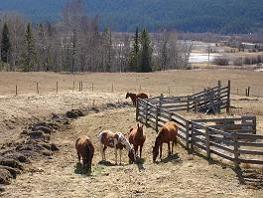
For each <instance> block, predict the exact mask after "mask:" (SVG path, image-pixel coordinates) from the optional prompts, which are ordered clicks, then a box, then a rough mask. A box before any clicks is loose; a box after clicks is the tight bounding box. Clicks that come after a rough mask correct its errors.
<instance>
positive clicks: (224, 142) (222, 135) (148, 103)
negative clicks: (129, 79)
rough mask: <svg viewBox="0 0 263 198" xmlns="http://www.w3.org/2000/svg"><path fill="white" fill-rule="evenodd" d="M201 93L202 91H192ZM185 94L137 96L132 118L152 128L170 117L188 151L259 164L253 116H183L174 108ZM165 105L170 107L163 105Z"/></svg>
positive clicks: (261, 138)
mask: <svg viewBox="0 0 263 198" xmlns="http://www.w3.org/2000/svg"><path fill="white" fill-rule="evenodd" d="M219 85H220V84H219ZM219 87H220V86H219ZM229 88H230V83H228V87H227V88H220V93H221V91H222V90H228V91H230V90H229ZM213 89H215V90H216V88H213ZM203 93H204V92H203ZM201 94H202V92H200V93H198V94H194V95H200V96H201ZM189 97H191V96H184V97H175V98H172V97H169V98H162V97H159V98H154V99H151V98H150V99H148V100H144V99H138V100H137V107H136V120H137V121H140V122H142V123H144V124H146V125H147V126H149V127H151V128H153V129H154V130H156V132H157V131H159V127H162V126H163V125H164V124H165V123H166V122H167V121H174V122H175V123H176V124H177V125H178V129H179V130H178V138H179V143H180V144H181V145H182V146H184V147H185V148H186V149H187V150H189V151H195V152H199V153H202V154H206V156H207V158H208V159H210V158H211V155H216V156H219V157H222V158H224V159H227V160H230V161H232V162H233V163H234V164H235V166H239V165H240V164H241V163H248V164H261V165H263V135H258V134H256V117H255V116H242V117H235V118H232V117H231V118H214V119H197V120H187V119H185V118H184V117H183V116H181V115H179V114H178V113H177V110H178V109H179V107H180V105H178V104H179V103H180V102H185V101H186V103H187V101H189V100H188V99H189ZM227 97H228V98H229V95H228V96H227ZM186 99H187V100H186ZM171 101H172V102H173V103H171ZM175 101H176V102H175ZM152 102H153V103H152ZM174 102H175V103H176V105H174ZM228 103H229V102H228ZM171 104H173V105H171ZM169 105H170V106H173V107H174V108H167V106H168V107H170V106H169ZM175 106H176V107H178V108H177V109H176V108H175ZM184 109H185V110H186V111H187V110H188V108H184Z"/></svg>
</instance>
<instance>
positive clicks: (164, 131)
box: [158, 122, 178, 142]
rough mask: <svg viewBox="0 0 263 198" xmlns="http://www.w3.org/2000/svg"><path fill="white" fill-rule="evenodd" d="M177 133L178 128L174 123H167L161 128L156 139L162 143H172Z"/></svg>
mask: <svg viewBox="0 0 263 198" xmlns="http://www.w3.org/2000/svg"><path fill="white" fill-rule="evenodd" d="M177 132H178V127H177V125H176V124H175V123H174V122H167V123H165V125H164V126H163V127H162V128H161V130H160V132H159V134H158V137H159V138H160V139H162V140H163V142H169V141H174V140H175V139H176V136H177Z"/></svg>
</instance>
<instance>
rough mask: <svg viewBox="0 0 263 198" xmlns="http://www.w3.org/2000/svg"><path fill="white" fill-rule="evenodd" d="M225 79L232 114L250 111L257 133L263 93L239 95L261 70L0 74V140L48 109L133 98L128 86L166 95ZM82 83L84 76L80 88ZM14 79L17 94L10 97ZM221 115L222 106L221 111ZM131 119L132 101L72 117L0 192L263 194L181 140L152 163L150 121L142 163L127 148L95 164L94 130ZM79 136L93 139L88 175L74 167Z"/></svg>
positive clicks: (256, 84) (14, 137) (117, 127)
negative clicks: (117, 159) (48, 150)
mask: <svg viewBox="0 0 263 198" xmlns="http://www.w3.org/2000/svg"><path fill="white" fill-rule="evenodd" d="M229 79H230V80H231V94H232V95H231V106H232V108H231V109H230V114H231V115H239V116H241V115H247V114H255V115H256V116H257V130H258V132H259V133H260V132H261V133H262V132H263V129H262V124H263V121H262V118H263V110H262V108H263V99H262V98H260V97H244V96H243V95H244V94H245V88H246V87H248V86H250V87H251V95H258V96H263V90H262V87H261V85H262V83H263V80H262V74H261V73H256V72H248V71H240V70H239V71H238V70H192V71H190V70H189V71H169V72H156V73H149V74H135V73H126V74H118V73H113V74H110V73H105V74H101V73H84V74H75V75H69V74H54V73H0V95H1V97H0V104H1V105H0V112H1V116H0V123H1V124H0V127H1V128H0V130H1V133H0V137H1V138H0V144H3V145H5V144H6V142H9V143H12V142H16V141H19V139H20V133H21V131H22V129H23V128H24V127H25V126H27V125H28V124H30V123H32V122H34V121H39V120H41V119H44V118H45V117H49V116H50V115H51V113H65V112H66V111H68V110H70V109H72V108H84V107H88V106H89V107H90V106H95V107H99V106H101V105H103V104H106V103H112V104H115V103H121V102H129V103H130V104H131V101H130V99H129V100H128V99H127V100H126V99H125V94H126V92H127V91H131V92H139V91H140V90H141V91H144V92H146V93H149V94H150V95H151V96H158V95H160V94H161V93H163V94H164V95H166V96H167V95H176V96H180V95H186V94H191V93H195V92H197V91H199V90H203V88H205V87H208V86H210V87H212V86H213V85H215V84H216V83H217V80H221V81H222V82H223V83H226V82H227V80H229ZM57 82H58V91H56V85H57ZM74 82H75V83H74ZM79 82H82V87H83V88H82V89H81V90H79ZM36 83H38V90H39V92H38V91H37V88H36ZM16 85H17V87H18V95H17V96H14V95H15V87H16ZM74 85H75V86H74ZM73 88H74V89H73ZM261 90H262V91H261ZM241 91H242V92H241ZM243 93H244V94H243ZM237 94H238V95H237ZM240 94H242V95H240ZM182 114H183V115H184V116H188V117H191V118H206V117H213V116H208V115H204V114H201V113H198V114H194V113H185V112H184V113H182ZM224 116H226V114H224V113H222V114H220V115H219V117H224ZM135 126H136V122H135V108H133V107H128V108H127V107H126V108H123V109H111V110H105V111H100V112H99V113H96V114H95V113H93V114H88V115H87V116H85V117H81V118H79V119H76V120H74V121H73V122H72V123H71V124H70V126H69V128H68V129H66V130H62V131H58V132H56V133H54V134H53V135H52V139H51V141H52V142H54V143H56V144H57V145H58V146H59V148H60V151H59V152H57V153H55V154H54V155H53V156H50V157H44V158H43V159H38V160H36V161H33V162H32V163H31V164H28V165H27V168H26V171H25V173H23V174H21V175H19V176H18V178H17V179H16V180H13V181H12V184H11V185H9V186H7V187H6V192H4V193H3V197H70V196H72V197H174V196H178V197H207V196H208V195H209V196H212V197H226V196H227V197H251V196H253V197H261V196H263V192H262V190H260V189H255V187H254V186H245V185H241V184H240V183H239V179H238V177H237V175H236V173H235V172H234V171H233V170H232V169H231V168H230V167H228V166H227V165H221V164H216V163H209V162H208V161H206V160H205V159H203V158H201V157H199V156H196V155H189V154H188V153H187V151H186V150H185V149H184V148H182V147H181V146H179V145H177V146H176V147H175V152H176V155H174V156H173V157H172V158H166V159H164V160H163V162H160V163H158V164H154V163H153V162H152V146H153V144H154V143H153V142H154V140H155V137H156V132H155V131H154V130H152V129H150V128H146V129H144V130H145V134H146V136H147V139H146V142H145V145H144V149H143V153H142V157H143V160H142V162H144V163H142V164H139V165H135V164H131V165H129V164H128V157H127V154H126V152H123V160H124V164H123V165H121V166H113V164H111V163H108V164H106V165H103V164H100V163H99V162H100V161H101V155H100V152H99V144H98V137H97V136H98V133H99V132H100V131H101V130H104V129H110V130H113V131H121V132H123V133H127V132H128V131H129V129H130V127H135ZM79 135H88V136H90V137H91V140H92V141H93V143H94V146H95V154H94V158H93V166H92V170H93V171H92V173H91V175H90V176H88V175H83V174H79V173H80V170H79V167H78V165H77V162H78V159H77V154H76V151H75V148H74V144H75V140H76V139H77V138H78V136H79ZM2 147H5V146H2ZM106 152H107V154H106V157H107V160H109V161H110V162H112V163H114V150H113V149H107V151H106ZM163 155H164V157H166V155H167V145H164V151H163ZM219 184H220V185H219Z"/></svg>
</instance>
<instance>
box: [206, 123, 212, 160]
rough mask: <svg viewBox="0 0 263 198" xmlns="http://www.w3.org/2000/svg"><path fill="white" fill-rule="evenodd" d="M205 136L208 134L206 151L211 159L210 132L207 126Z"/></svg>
mask: <svg viewBox="0 0 263 198" xmlns="http://www.w3.org/2000/svg"><path fill="white" fill-rule="evenodd" d="M205 136H206V153H207V159H208V160H210V159H211V151H210V134H209V128H208V127H206V128H205Z"/></svg>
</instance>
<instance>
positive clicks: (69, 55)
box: [0, 0, 191, 73]
mask: <svg viewBox="0 0 263 198" xmlns="http://www.w3.org/2000/svg"><path fill="white" fill-rule="evenodd" d="M61 15H62V17H61V19H60V20H57V21H55V22H44V23H32V22H31V21H29V20H27V19H25V18H23V17H22V16H21V15H20V14H16V13H14V12H12V13H5V14H2V15H1V16H0V17H1V21H0V32H1V35H0V40H1V64H0V69H1V70H5V71H24V72H29V71H55V72H60V71H67V72H71V73H73V72H85V71H92V72H127V71H133V72H151V71H156V70H166V69H177V68H183V69H187V68H189V65H188V60H189V56H190V51H191V44H187V43H184V42H177V34H176V33H175V32H168V31H165V30H164V31H162V32H159V33H149V32H148V30H147V28H145V27H138V28H135V29H134V32H135V33H118V32H113V31H112V30H111V28H109V27H107V28H104V29H103V30H102V31H101V30H100V28H99V26H100V21H99V17H98V16H89V15H87V12H86V9H85V2H84V1H82V0H71V1H69V2H68V3H66V4H65V6H64V7H63V8H62V10H61Z"/></svg>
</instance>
